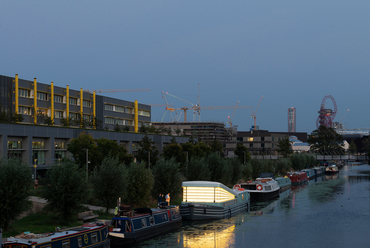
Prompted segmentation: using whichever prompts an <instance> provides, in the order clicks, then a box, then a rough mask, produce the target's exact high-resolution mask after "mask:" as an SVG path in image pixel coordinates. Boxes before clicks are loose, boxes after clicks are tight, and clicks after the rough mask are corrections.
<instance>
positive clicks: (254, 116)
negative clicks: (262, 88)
mask: <svg viewBox="0 0 370 248" xmlns="http://www.w3.org/2000/svg"><path fill="white" fill-rule="evenodd" d="M262 98H263V96H262V97H261V99H260V102H259V103H258V106H257V108H256V112H253V110H252V115H251V117H252V118H253V119H254V130H257V127H256V114H257V111H258V107H259V106H260V103H261V101H262Z"/></svg>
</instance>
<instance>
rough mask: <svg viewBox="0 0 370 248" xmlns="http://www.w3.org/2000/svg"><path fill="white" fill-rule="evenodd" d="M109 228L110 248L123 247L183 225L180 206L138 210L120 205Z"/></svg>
mask: <svg viewBox="0 0 370 248" xmlns="http://www.w3.org/2000/svg"><path fill="white" fill-rule="evenodd" d="M116 210H118V211H117V213H116V215H115V216H114V217H113V219H112V225H111V226H110V227H109V239H110V247H122V246H125V245H132V244H135V243H137V242H140V241H143V240H146V239H150V238H153V237H155V236H158V235H161V234H164V233H167V232H170V231H173V230H175V229H176V228H179V227H180V226H181V225H182V218H181V215H180V210H179V207H178V206H167V207H164V208H147V207H145V208H136V209H133V210H132V209H131V207H130V206H127V205H120V207H117V208H116Z"/></svg>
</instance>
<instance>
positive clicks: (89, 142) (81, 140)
mask: <svg viewBox="0 0 370 248" xmlns="http://www.w3.org/2000/svg"><path fill="white" fill-rule="evenodd" d="M96 148H97V146H96V144H95V140H94V138H93V137H92V136H91V134H86V133H85V132H82V133H80V134H79V135H78V137H77V138H75V139H72V140H71V142H70V143H69V144H67V150H68V151H69V152H70V153H71V154H72V156H73V158H74V160H75V161H76V163H77V164H78V165H79V166H80V168H84V166H85V165H86V149H88V158H89V161H91V166H89V169H93V167H95V166H97V165H98V164H99V163H98V162H96V160H95V159H93V158H94V157H96V153H97V149H96Z"/></svg>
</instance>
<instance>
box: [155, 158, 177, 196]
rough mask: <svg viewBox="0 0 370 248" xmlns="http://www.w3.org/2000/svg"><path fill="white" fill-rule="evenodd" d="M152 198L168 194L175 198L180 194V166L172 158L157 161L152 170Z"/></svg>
mask: <svg viewBox="0 0 370 248" xmlns="http://www.w3.org/2000/svg"><path fill="white" fill-rule="evenodd" d="M153 175H154V182H155V184H154V187H153V196H157V195H158V194H160V193H162V194H167V193H170V194H171V195H173V196H177V195H179V194H180V193H181V178H180V164H179V163H177V162H176V161H175V159H174V158H171V159H169V160H165V159H163V158H161V159H160V160H158V162H157V164H156V166H155V167H154V169H153Z"/></svg>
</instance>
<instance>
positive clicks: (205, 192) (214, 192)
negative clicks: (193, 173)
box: [182, 187, 235, 203]
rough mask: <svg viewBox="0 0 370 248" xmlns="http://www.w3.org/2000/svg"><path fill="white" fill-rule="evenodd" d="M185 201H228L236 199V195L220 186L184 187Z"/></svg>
mask: <svg viewBox="0 0 370 248" xmlns="http://www.w3.org/2000/svg"><path fill="white" fill-rule="evenodd" d="M182 188H183V202H208V203H211V202H215V203H220V202H226V201H230V200H234V199H235V195H233V194H231V193H230V192H228V191H226V190H224V189H222V188H220V187H182Z"/></svg>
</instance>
